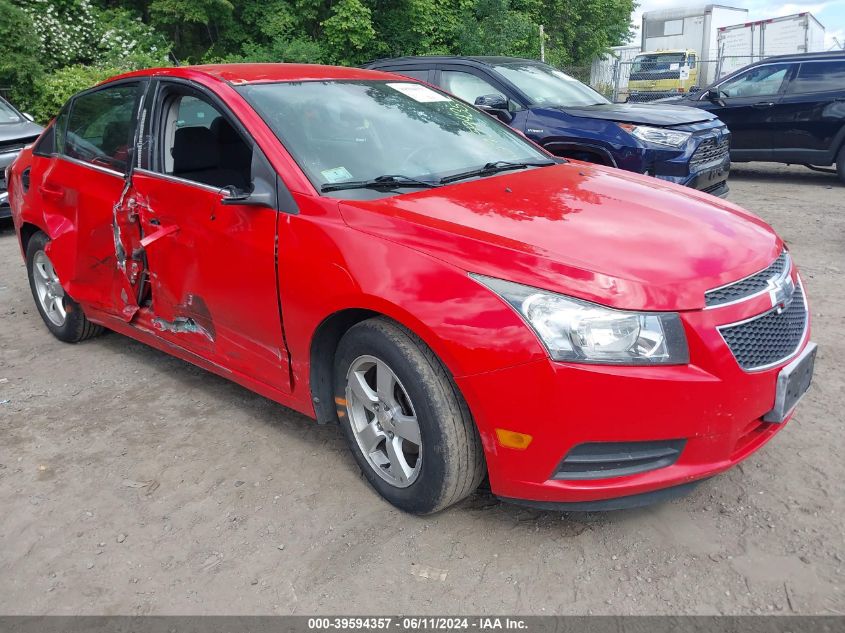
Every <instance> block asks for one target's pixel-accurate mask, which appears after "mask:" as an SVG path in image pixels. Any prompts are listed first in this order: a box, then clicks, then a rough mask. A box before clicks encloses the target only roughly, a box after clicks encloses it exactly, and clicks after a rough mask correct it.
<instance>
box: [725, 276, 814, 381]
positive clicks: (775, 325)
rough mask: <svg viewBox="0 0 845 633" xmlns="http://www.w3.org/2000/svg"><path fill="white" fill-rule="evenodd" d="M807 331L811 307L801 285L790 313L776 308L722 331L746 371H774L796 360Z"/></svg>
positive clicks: (797, 285)
mask: <svg viewBox="0 0 845 633" xmlns="http://www.w3.org/2000/svg"><path fill="white" fill-rule="evenodd" d="M806 331H807V304H806V302H805V300H804V288H803V287H802V286H801V284H800V283H798V284H796V286H795V292H794V293H793V295H792V302H791V303H790V304H789V305H788V306H787V307H786V309H783V310H780V311H779V309H778V308H773V309H772V310H769V311H768V312H765V313H763V314H761V315H760V316H757V317H754V318H752V319H748V320H747V321H743V322H741V323H734V324H732V325H724V326H722V327H720V328H719V332H720V333H721V334H722V338H724V339H725V343H727V344H728V347H729V348H730V350H731V352H732V353H733V355H734V358H736V362H737V363H739V366H740V367H742V368H743V369H744V370H746V371H751V370H754V369H764V368H766V367H771V366H772V365H777V364H778V363H780V362H782V361H784V360H786V359H788V358H789V357H790V356H793V355H794V354H795V352H797V351H798V347H799V346H800V345H801V342H802V341H803V340H804V333H805V332H806Z"/></svg>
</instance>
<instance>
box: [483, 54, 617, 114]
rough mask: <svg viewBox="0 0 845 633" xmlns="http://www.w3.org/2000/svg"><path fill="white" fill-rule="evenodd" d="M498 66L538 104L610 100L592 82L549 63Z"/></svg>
mask: <svg viewBox="0 0 845 633" xmlns="http://www.w3.org/2000/svg"><path fill="white" fill-rule="evenodd" d="M494 68H495V69H496V71H497V72H499V73H500V74H501V75H502V76H503V77H504V78H505V79H507V80H508V81H510V82H511V83H512V84H514V85H515V86H516V87H517V88H519V90H520V91H522V92H523V93H524V94H525V96H526V97H528V99H529V100H530V102H531V103H532V104H535V105H540V106H563V107H578V106H589V105H599V104H605V103H610V102H609V101H608V100H607V99H605V98H604V97H603V96H601V95H600V94H599V93H598V92H596V91H595V90H593V89H592V88H590V87H589V86H587V85H585V84H582V83H581V82H580V81H578V80H577V79H575V78H574V77H570V76H569V75H567V74H566V73H564V72H561V71H559V70H558V69H557V68H552V67H551V66H549V65H548V64H542V63H540V62H528V61H526V62H514V63H509V64H502V65H500V66H494Z"/></svg>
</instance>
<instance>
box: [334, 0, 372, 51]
mask: <svg viewBox="0 0 845 633" xmlns="http://www.w3.org/2000/svg"><path fill="white" fill-rule="evenodd" d="M322 26H323V35H324V37H325V41H326V54H327V56H328V58H329V59H330V60H331V61H332V62H334V63H336V64H358V63H361V62H363V61H365V60H366V59H367V57H368V55H369V54H370V52H371V47H372V43H373V41H374V40H375V38H376V31H375V29H374V28H373V20H372V13H371V12H370V8H369V7H367V6H365V5H364V4H363V3H362V2H361V0H339V1H338V3H337V4H335V5H334V6H333V7H332V15H331V17H329V18H327V19H326V20H324V21H323V23H322Z"/></svg>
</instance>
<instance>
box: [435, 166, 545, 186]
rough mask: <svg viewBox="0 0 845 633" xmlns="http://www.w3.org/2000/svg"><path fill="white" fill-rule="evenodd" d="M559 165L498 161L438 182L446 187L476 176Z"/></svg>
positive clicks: (445, 177) (446, 177)
mask: <svg viewBox="0 0 845 633" xmlns="http://www.w3.org/2000/svg"><path fill="white" fill-rule="evenodd" d="M556 164H557V163H556V162H555V161H553V160H545V161H533V162H532V161H523V162H518V163H511V162H509V161H506V160H497V161H494V162H492V163H487V164H486V165H484V167H481V168H480V169H471V170H470V171H463V172H461V173H458V174H452V175H451V176H444V177H443V178H441V179H440V180H439V181H438V182H439V183H440V184H441V185H445V184H447V183H450V182H456V181H458V180H464V179H466V178H474V177H475V176H490V175H491V174H497V173H499V172H500V171H510V170H512V169H528V168H529V167H548V166H549V165H556Z"/></svg>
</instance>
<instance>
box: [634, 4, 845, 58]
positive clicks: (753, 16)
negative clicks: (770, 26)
mask: <svg viewBox="0 0 845 633" xmlns="http://www.w3.org/2000/svg"><path fill="white" fill-rule="evenodd" d="M639 2H640V6H639V7H638V8H637V10H636V11H635V12H634V15H633V16H632V18H631V19H632V20H633V22H634V25H635V26H636V28H637V35H636V36H635V37H634V40H633V41H634V42H635V43H638V42H639V28H640V25H641V24H642V15H643V12H644V11H654V10H655V9H669V8H675V7H686V6H699V5H700V6H704V5H706V4H708V2H706V1H705V2H701V3H698V2H690V1H689V0H688V1H687V2H684V1H683V0H639ZM713 4H722V5H727V6H731V7H739V8H741V9H748V20H749V21H753V20H764V19H766V18H776V17H779V16H782V15H791V14H793V13H802V12H804V11H809V12H810V13H812V14H813V15H814V16H815V17H816V19H817V20H818V21H819V22H821V23H822V24H823V25H824V27H825V43H826V45H827V48H829V47H830V46H832V45H833V43H834V42H833V38H834V37H835V38H837V39H838V40H839V42H840V44H845V0H829V1H825V0H792V2H777V1H776V0H775V1H773V0H736V1H734V2H731V1H730V0H721V1H718V0H717V1H714V2H713Z"/></svg>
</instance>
